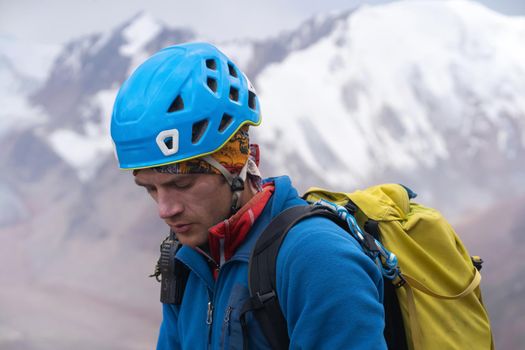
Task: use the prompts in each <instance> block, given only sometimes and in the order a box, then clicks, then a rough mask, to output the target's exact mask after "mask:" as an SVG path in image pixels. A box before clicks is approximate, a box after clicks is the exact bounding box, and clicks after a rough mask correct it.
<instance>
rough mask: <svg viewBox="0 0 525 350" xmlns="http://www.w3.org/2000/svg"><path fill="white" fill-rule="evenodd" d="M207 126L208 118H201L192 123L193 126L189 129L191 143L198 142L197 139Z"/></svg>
mask: <svg viewBox="0 0 525 350" xmlns="http://www.w3.org/2000/svg"><path fill="white" fill-rule="evenodd" d="M207 128H208V120H206V119H205V120H201V121H200V122H197V123H195V124H193V128H192V131H191V143H193V144H196V143H197V142H199V140H200V139H201V138H202V135H204V133H205V132H206V129H207Z"/></svg>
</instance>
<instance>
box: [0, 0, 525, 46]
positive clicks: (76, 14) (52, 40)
mask: <svg viewBox="0 0 525 350" xmlns="http://www.w3.org/2000/svg"><path fill="white" fill-rule="evenodd" d="M391 1H392V0H368V1H362V0H361V1H359V0H289V1H284V0H281V1H279V0H264V1H261V0H256V1H250V0H187V1H180V0H171V1H170V0H147V1H144V0H0V36H7V37H14V38H18V39H25V40H31V41H35V42H40V43H49V44H58V43H64V42H66V41H67V40H70V39H72V38H76V37H78V36H80V35H83V34H90V33H97V32H104V31H107V30H109V29H111V28H114V27H115V26H116V25H118V24H120V23H122V22H123V21H125V20H127V19H129V18H130V17H131V16H133V15H134V14H136V13H137V12H139V11H142V10H146V11H148V12H150V13H151V14H152V15H153V16H154V17H156V18H158V19H159V20H161V21H162V22H164V23H166V24H167V25H169V26H174V27H176V26H189V27H190V28H192V29H193V30H194V31H195V32H196V33H197V34H201V35H203V36H205V37H207V38H210V39H214V40H222V39H228V38H234V37H250V38H262V37H268V36H271V35H274V34H277V33H278V32H280V31H282V30H285V29H292V28H294V27H296V26H297V25H298V24H299V23H300V22H302V21H303V20H305V19H307V18H308V17H311V16H312V15H315V14H317V13H325V12H329V11H332V10H343V9H349V8H352V7H355V6H357V5H359V4H364V3H368V4H379V3H386V2H391ZM412 1H425V0H412ZM436 1H443V0H436ZM477 2H480V3H483V4H485V5H486V6H488V7H490V8H492V9H494V10H496V11H499V12H501V13H505V14H509V15H515V16H525V0H477Z"/></svg>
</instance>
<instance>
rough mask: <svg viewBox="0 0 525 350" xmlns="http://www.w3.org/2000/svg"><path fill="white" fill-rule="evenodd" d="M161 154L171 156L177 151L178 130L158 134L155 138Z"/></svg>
mask: <svg viewBox="0 0 525 350" xmlns="http://www.w3.org/2000/svg"><path fill="white" fill-rule="evenodd" d="M156 141H157V146H159V148H160V150H161V152H162V154H164V155H165V156H171V155H172V154H175V153H177V152H178V151H179V130H177V129H170V130H164V131H161V132H159V134H158V135H157V138H156Z"/></svg>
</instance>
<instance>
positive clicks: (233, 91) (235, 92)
mask: <svg viewBox="0 0 525 350" xmlns="http://www.w3.org/2000/svg"><path fill="white" fill-rule="evenodd" d="M230 100H232V101H235V102H238V101H239V89H237V88H234V87H233V86H232V87H230Z"/></svg>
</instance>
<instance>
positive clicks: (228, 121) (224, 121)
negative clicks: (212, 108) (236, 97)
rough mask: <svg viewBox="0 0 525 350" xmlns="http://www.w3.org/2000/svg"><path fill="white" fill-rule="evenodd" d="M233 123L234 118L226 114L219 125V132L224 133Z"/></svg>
mask: <svg viewBox="0 0 525 350" xmlns="http://www.w3.org/2000/svg"><path fill="white" fill-rule="evenodd" d="M232 122H233V117H232V116H231V115H229V114H226V113H224V114H223V115H222V119H221V124H220V125H219V132H224V130H226V128H227V127H228V126H230V124H231V123H232Z"/></svg>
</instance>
